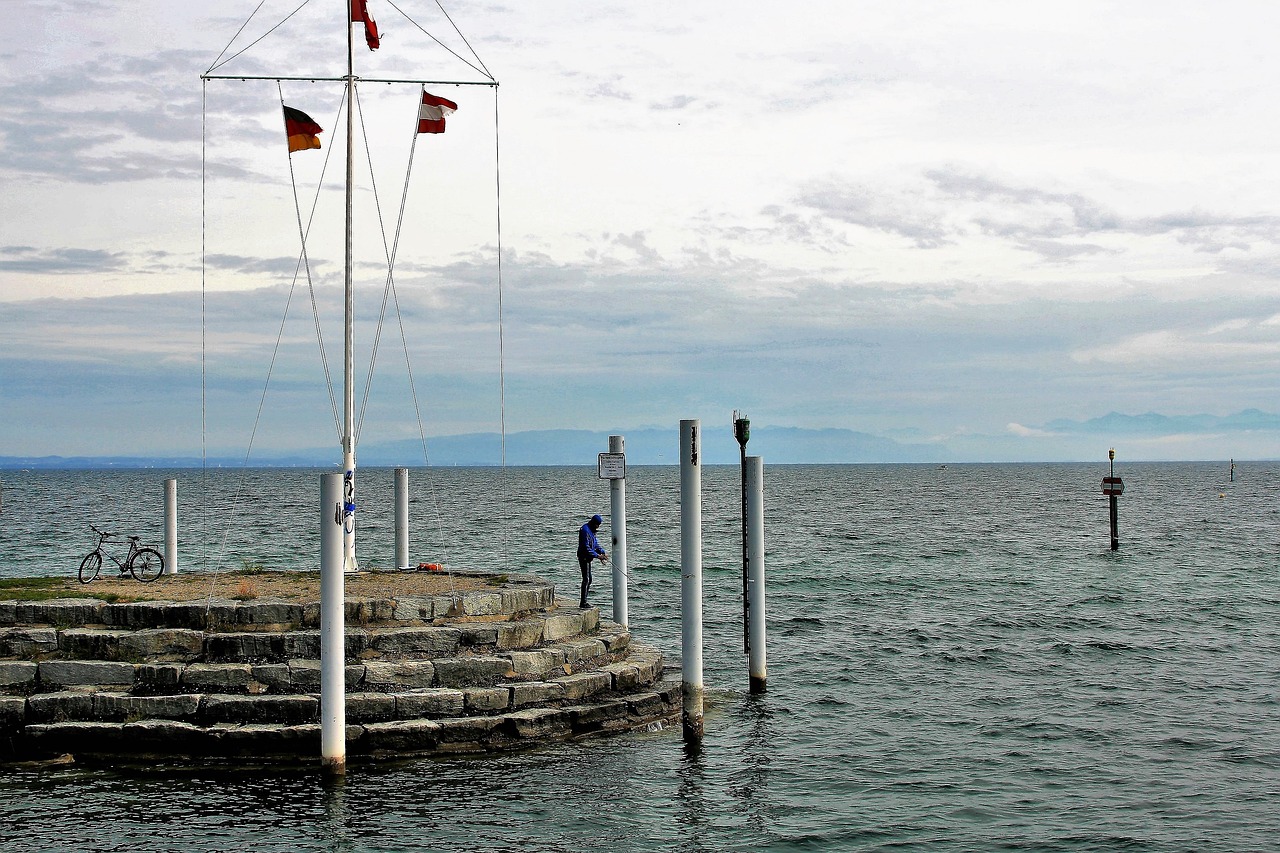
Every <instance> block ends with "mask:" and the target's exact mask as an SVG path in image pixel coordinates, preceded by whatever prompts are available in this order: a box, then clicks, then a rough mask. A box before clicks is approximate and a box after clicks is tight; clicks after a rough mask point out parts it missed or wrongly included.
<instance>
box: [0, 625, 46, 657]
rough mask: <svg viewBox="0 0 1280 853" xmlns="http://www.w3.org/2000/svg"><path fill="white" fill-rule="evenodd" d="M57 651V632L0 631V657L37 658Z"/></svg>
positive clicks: (35, 629) (36, 629)
mask: <svg viewBox="0 0 1280 853" xmlns="http://www.w3.org/2000/svg"><path fill="white" fill-rule="evenodd" d="M57 650H58V632H57V631H56V630H54V629H53V628H2V629H0V656H3V657H13V658H28V659H30V658H38V657H40V656H42V655H47V654H51V653H52V652H56V651H57Z"/></svg>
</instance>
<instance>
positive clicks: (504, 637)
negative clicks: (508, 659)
mask: <svg viewBox="0 0 1280 853" xmlns="http://www.w3.org/2000/svg"><path fill="white" fill-rule="evenodd" d="M543 621H544V620H542V619H521V620H520V621H518V622H503V623H501V624H499V625H498V641H497V646H498V648H499V649H529V648H532V647H534V646H536V645H537V644H538V643H540V642H542V625H543Z"/></svg>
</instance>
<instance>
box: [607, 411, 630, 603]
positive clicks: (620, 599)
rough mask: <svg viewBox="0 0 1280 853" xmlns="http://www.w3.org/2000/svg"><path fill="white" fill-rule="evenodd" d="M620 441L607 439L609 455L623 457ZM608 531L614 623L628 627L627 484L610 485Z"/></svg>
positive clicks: (614, 481) (616, 437)
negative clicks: (617, 454)
mask: <svg viewBox="0 0 1280 853" xmlns="http://www.w3.org/2000/svg"><path fill="white" fill-rule="evenodd" d="M623 444H624V441H623V438H622V436H620V435H611V436H609V452H610V453H623V452H625V451H624V450H623ZM609 529H610V532H611V534H612V536H613V621H614V622H617V623H618V624H619V625H621V626H622V627H624V628H625V627H627V481H626V479H625V478H621V479H619V478H617V477H615V478H613V479H611V480H610V481H609Z"/></svg>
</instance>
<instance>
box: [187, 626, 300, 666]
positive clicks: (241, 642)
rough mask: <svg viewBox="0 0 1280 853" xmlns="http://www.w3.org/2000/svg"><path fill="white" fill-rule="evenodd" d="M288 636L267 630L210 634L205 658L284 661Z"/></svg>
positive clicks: (206, 639) (211, 660) (215, 660)
mask: <svg viewBox="0 0 1280 853" xmlns="http://www.w3.org/2000/svg"><path fill="white" fill-rule="evenodd" d="M286 636H288V635H286V634H277V633H274V632H267V631H252V632H250V631H242V632H236V633H226V634H209V635H207V636H206V638H205V641H204V654H205V659H206V661H208V662H209V663H231V662H235V663H248V662H250V661H262V662H266V661H282V660H285V659H286V658H287V657H288V655H287V654H286V652H285V637H286Z"/></svg>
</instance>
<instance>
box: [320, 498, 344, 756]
mask: <svg viewBox="0 0 1280 853" xmlns="http://www.w3.org/2000/svg"><path fill="white" fill-rule="evenodd" d="M343 479H344V475H342V474H321V475H320V767H321V769H323V770H324V771H325V772H326V773H331V774H334V775H342V774H343V773H346V772H347V696H346V669H347V667H346V638H345V636H344V635H345V633H346V626H345V623H344V621H343V620H344V617H345V613H344V610H345V607H344V602H343V598H344V590H343V587H344V586H345V583H344V577H343V568H342V561H343V545H344V541H345V539H346V537H345V536H344V531H345V529H346V524H345V518H344V516H345V511H344V500H343V494H342V493H343V488H344V484H343Z"/></svg>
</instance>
